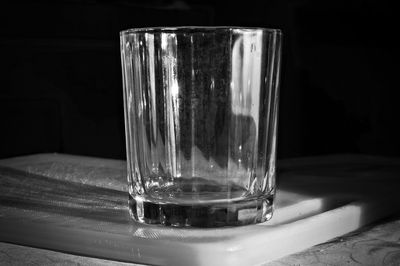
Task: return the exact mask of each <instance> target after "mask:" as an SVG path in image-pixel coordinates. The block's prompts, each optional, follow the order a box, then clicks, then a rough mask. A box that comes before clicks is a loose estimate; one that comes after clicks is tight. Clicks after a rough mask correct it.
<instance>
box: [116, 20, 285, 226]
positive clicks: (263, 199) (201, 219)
mask: <svg viewBox="0 0 400 266" xmlns="http://www.w3.org/2000/svg"><path fill="white" fill-rule="evenodd" d="M281 37H282V34H281V32H280V30H277V29H265V28H240V27H177V28H138V29H129V30H125V31H122V32H121V33H120V44H121V60H122V73H123V87H124V111H125V128H126V150H127V169H128V172H127V174H128V185H129V207H130V213H131V216H132V218H133V219H134V220H136V221H138V222H140V223H146V224H161V225H165V226H176V227H219V226H237V225H245V224H254V223H260V222H264V221H267V220H268V219H270V218H271V216H272V213H273V202H274V196H275V191H276V185H275V179H276V172H275V161H276V137H277V116H278V88H279V72H280V57H281V56H280V54H281Z"/></svg>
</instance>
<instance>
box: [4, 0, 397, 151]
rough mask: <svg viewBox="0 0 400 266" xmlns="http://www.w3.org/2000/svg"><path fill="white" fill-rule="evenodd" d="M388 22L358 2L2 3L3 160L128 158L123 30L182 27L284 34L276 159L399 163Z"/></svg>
mask: <svg viewBox="0 0 400 266" xmlns="http://www.w3.org/2000/svg"><path fill="white" fill-rule="evenodd" d="M320 2H323V4H321V3H320ZM395 16H397V14H395V8H394V7H393V6H392V5H390V4H388V3H387V2H382V1H354V0H350V1H329V0H328V1H311V0H298V1H295V0H292V1H289V0H273V1H271V0H264V1H261V0H260V1H252V0H248V1H215V2H214V1H210V0H205V1H200V0H185V1H161V0H150V1H143V0H142V1H134V0H132V1H58V2H57V3H54V2H52V1H29V2H28V1H26V2H24V1H13V2H8V3H7V2H2V3H1V7H0V29H1V30H0V158H4V157H10V156H17V155H23V154H31V153H40V152H61V153H70V154H81V155H90V156H98V157H109V158H125V139H124V124H123V106H122V84H121V67H120V54H119V31H120V30H123V29H127V28H132V27H146V26H179V25H205V26H207V25H225V26H226V25H230V26H258V27H271V28H280V29H282V30H283V33H284V47H283V66H282V79H281V94H280V95H281V102H280V121H279V138H278V141H279V142H278V156H279V158H286V157H294V156H308V155H318V154H330V153H366V154H374V155H385V156H399V155H400V138H399V136H400V130H399V128H400V127H398V126H397V124H398V123H399V118H398V117H399V115H398V114H399V113H400V112H399V109H400V104H399V103H398V99H399V98H398V97H399V93H398V90H399V87H398V75H397V72H398V66H397V62H398V61H396V60H395V59H394V50H395V42H394V39H395V35H396V34H397V32H398V30H395V27H394V20H395Z"/></svg>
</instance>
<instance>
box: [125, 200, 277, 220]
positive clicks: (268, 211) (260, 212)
mask: <svg viewBox="0 0 400 266" xmlns="http://www.w3.org/2000/svg"><path fill="white" fill-rule="evenodd" d="M273 200H274V196H273V195H265V196H264V195H263V196H262V197H257V198H251V199H243V200H236V201H226V202H221V201H219V202H215V203H201V202H200V203H196V204H187V205H184V204H176V203H163V202H149V201H145V200H143V199H142V198H141V197H139V196H135V197H132V196H131V195H129V210H130V214H131V217H132V218H133V219H134V220H135V221H137V222H140V223H145V224H159V225H165V226H174V227H222V226H239V225H248V224H255V223H261V222H265V221H267V220H269V219H270V218H271V217H272V213H273Z"/></svg>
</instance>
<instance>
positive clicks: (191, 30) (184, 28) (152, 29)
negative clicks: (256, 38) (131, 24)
mask: <svg viewBox="0 0 400 266" xmlns="http://www.w3.org/2000/svg"><path fill="white" fill-rule="evenodd" d="M236 30H238V31H242V32H255V31H262V32H267V33H276V34H279V35H281V34H282V31H281V30H280V29H273V28H263V27H242V26H177V27H139V28H130V29H125V30H122V31H120V35H121V36H124V35H129V34H136V33H197V32H211V31H223V32H224V31H225V32H226V31H236Z"/></svg>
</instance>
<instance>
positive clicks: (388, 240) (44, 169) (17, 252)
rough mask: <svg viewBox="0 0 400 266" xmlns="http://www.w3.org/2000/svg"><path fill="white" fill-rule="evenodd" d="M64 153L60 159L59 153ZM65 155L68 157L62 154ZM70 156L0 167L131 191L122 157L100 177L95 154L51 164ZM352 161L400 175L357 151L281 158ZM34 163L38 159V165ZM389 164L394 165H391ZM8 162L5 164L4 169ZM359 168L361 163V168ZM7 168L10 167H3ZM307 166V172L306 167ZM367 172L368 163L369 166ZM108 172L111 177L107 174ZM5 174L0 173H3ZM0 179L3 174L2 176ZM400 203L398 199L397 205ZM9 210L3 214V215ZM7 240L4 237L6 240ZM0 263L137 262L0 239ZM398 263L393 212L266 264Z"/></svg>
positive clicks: (399, 236) (399, 242)
mask: <svg viewBox="0 0 400 266" xmlns="http://www.w3.org/2000/svg"><path fill="white" fill-rule="evenodd" d="M60 156H61V157H60ZM63 156H64V157H63ZM65 156H67V157H68V156H69V155H57V154H45V155H34V156H24V157H18V158H11V159H6V160H0V166H2V167H3V168H2V169H1V168H0V170H3V172H4V171H6V170H7V169H9V168H11V169H18V170H23V171H26V172H28V173H32V174H35V173H40V174H41V175H43V176H46V175H48V176H52V177H53V178H56V179H60V180H61V179H64V180H68V181H72V182H75V183H80V184H87V185H92V186H96V187H103V188H112V189H116V190H122V191H124V190H126V184H125V180H124V178H121V177H123V176H124V175H125V173H124V171H123V170H121V169H124V166H125V163H124V162H123V161H117V160H106V161H107V165H110V164H111V165H114V166H115V167H111V168H109V167H107V169H105V168H103V169H102V170H101V171H102V173H103V175H102V176H103V178H102V179H98V178H96V177H97V176H98V173H97V172H96V171H95V170H93V167H91V166H93V165H96V169H101V164H100V165H99V162H100V161H99V160H102V159H96V158H90V157H76V156H69V157H68V158H70V159H72V160H76V161H77V162H78V161H79V163H80V165H85V166H86V167H82V166H80V167H76V166H75V167H71V163H69V164H68V165H67V164H62V163H59V164H54V163H51V164H49V160H48V159H49V157H52V158H54V157H58V158H67V157H65ZM344 161H345V162H348V164H351V165H360V163H362V164H363V165H364V168H363V169H364V171H363V175H364V176H368V175H369V173H372V172H373V173H374V174H375V175H376V173H377V172H376V169H377V168H376V166H377V163H378V164H380V163H383V164H384V165H386V167H385V168H382V167H381V168H379V167H378V173H379V174H380V175H382V176H390V177H391V178H392V179H393V178H398V179H400V171H399V170H400V160H397V159H387V158H377V157H370V156H353V155H335V156H325V157H313V158H302V159H290V160H285V161H281V162H280V163H279V165H280V166H281V168H282V169H284V170H287V169H291V168H292V167H295V168H296V167H297V169H299V167H300V168H301V169H303V170H302V171H308V170H307V169H310V167H311V168H313V169H315V166H316V165H318V167H317V168H318V169H320V171H323V169H324V168H325V165H326V164H327V162H329V163H328V165H331V164H332V162H344ZM33 162H34V163H33ZM366 165H374V166H375V168H374V169H372V168H371V169H372V170H371V171H365V166H366ZM388 165H389V167H387V166H388ZM4 166H5V167H6V168H4ZM356 168H357V167H356ZM4 169H5V170H4ZM304 169H305V170H304ZM367 170H368V167H367ZM104 171H105V172H106V175H104ZM0 173H1V171H0ZM0 178H1V177H0ZM3 182H4V181H3ZM0 199H2V202H1V203H0V205H4V202H5V201H4V199H5V198H1V197H0ZM396 204H397V203H396ZM4 214H6V212H4V213H1V214H0V216H3V215H4ZM1 240H2V239H0V241H1ZM0 262H1V264H2V265H25V264H26V265H36V264H37V265H49V264H62V265H71V264H72V265H76V264H79V265H135V264H133V263H125V262H118V261H112V260H104V259H99V258H93V257H86V256H79V255H74V254H68V253H63V252H59V251H52V250H47V249H40V248H35V247H29V246H25V245H16V244H13V243H6V242H0ZM360 264H361V265H399V264H400V215H398V213H396V212H395V213H392V214H391V215H390V216H389V217H386V218H384V219H380V220H379V221H375V222H374V223H373V224H370V225H367V226H364V227H363V228H361V229H359V230H357V231H355V232H352V233H350V234H347V235H345V236H342V237H339V238H335V239H332V240H331V241H329V242H326V243H322V244H319V245H316V246H313V247H311V248H308V249H306V250H304V251H302V252H298V253H295V254H292V255H289V256H285V257H283V258H280V259H277V260H274V261H272V262H267V263H264V264H263V265H360Z"/></svg>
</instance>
